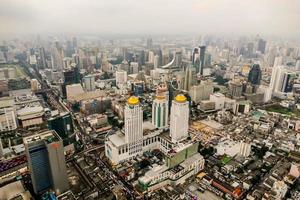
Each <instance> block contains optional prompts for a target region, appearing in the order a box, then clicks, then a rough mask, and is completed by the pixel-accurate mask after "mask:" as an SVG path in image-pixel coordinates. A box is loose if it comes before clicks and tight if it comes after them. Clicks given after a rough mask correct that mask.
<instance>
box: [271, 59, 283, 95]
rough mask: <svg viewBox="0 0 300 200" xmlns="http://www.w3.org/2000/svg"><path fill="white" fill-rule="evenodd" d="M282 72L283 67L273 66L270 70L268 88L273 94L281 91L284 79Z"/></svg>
mask: <svg viewBox="0 0 300 200" xmlns="http://www.w3.org/2000/svg"><path fill="white" fill-rule="evenodd" d="M284 71H285V69H284V67H283V66H278V65H276V66H275V65H274V67H273V69H272V76H271V80H270V88H271V89H272V91H273V92H278V91H281V88H282V83H283V78H284V77H283V75H284Z"/></svg>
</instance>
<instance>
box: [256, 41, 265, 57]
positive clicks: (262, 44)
mask: <svg viewBox="0 0 300 200" xmlns="http://www.w3.org/2000/svg"><path fill="white" fill-rule="evenodd" d="M257 50H258V51H260V52H261V53H262V54H264V53H265V50H266V41H265V40H263V39H261V38H260V39H259V40H258V44H257Z"/></svg>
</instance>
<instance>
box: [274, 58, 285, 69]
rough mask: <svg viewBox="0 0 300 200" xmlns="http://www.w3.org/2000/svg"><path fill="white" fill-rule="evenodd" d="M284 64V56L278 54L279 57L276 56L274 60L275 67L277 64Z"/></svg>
mask: <svg viewBox="0 0 300 200" xmlns="http://www.w3.org/2000/svg"><path fill="white" fill-rule="evenodd" d="M282 64H283V58H282V56H278V57H276V58H275V60H274V65H273V67H277V66H280V65H282Z"/></svg>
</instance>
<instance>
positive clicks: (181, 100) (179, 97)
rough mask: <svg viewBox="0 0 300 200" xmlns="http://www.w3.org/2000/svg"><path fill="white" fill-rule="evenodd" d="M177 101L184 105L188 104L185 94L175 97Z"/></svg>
mask: <svg viewBox="0 0 300 200" xmlns="http://www.w3.org/2000/svg"><path fill="white" fill-rule="evenodd" d="M175 101H177V102H178V103H184V102H186V97H185V96H184V95H183V94H179V95H177V96H176V97H175Z"/></svg>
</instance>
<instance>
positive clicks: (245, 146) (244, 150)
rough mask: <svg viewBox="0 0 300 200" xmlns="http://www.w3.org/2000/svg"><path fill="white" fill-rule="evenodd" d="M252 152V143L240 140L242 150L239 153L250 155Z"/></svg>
mask: <svg viewBox="0 0 300 200" xmlns="http://www.w3.org/2000/svg"><path fill="white" fill-rule="evenodd" d="M250 153H251V144H249V143H247V142H240V152H239V154H240V155H242V156H244V157H248V156H249V155H250Z"/></svg>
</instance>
